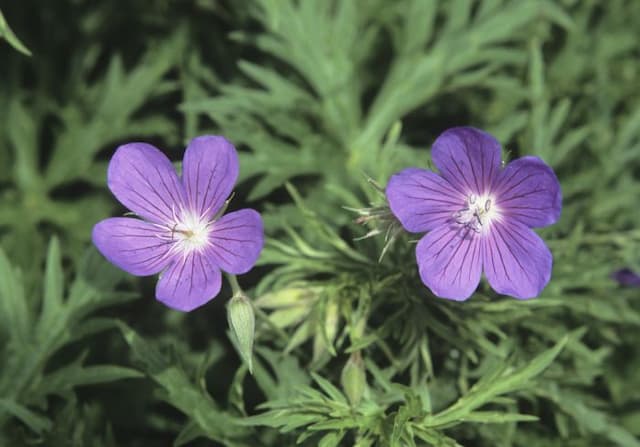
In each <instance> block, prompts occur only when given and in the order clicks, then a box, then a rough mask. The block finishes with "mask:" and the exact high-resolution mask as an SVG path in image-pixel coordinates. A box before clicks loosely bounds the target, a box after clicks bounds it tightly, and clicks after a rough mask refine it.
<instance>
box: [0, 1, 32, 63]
mask: <svg viewBox="0 0 640 447" xmlns="http://www.w3.org/2000/svg"><path fill="white" fill-rule="evenodd" d="M0 38H2V39H4V40H6V41H7V43H8V44H9V45H11V46H12V47H13V48H15V49H16V50H18V51H19V52H21V53H23V54H26V55H27V56H31V51H29V49H28V48H27V47H25V46H24V44H23V43H22V42H21V41H20V39H18V36H16V35H15V34H14V32H13V31H11V28H9V24H8V23H7V21H6V20H5V18H4V16H3V15H2V11H1V10H0Z"/></svg>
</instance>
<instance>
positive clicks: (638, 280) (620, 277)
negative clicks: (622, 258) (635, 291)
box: [611, 268, 640, 287]
mask: <svg viewBox="0 0 640 447" xmlns="http://www.w3.org/2000/svg"><path fill="white" fill-rule="evenodd" d="M611 278H612V279H614V280H615V281H617V282H618V284H620V285H621V286H625V287H640V275H637V274H636V273H635V272H634V271H633V270H631V269H629V268H623V269H620V270H616V271H615V272H613V273H612V274H611Z"/></svg>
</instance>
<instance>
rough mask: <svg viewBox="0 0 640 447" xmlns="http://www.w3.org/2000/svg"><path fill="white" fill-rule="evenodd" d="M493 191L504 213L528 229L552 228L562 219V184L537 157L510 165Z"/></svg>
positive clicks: (527, 158) (521, 159)
mask: <svg viewBox="0 0 640 447" xmlns="http://www.w3.org/2000/svg"><path fill="white" fill-rule="evenodd" d="M494 191H495V200H496V206H497V207H498V208H499V209H500V210H501V213H502V214H503V215H506V216H508V217H509V218H512V219H515V220H517V221H518V222H520V223H522V224H524V225H526V226H528V227H544V226H547V225H551V224H552V223H554V222H556V221H557V220H558V218H559V217H560V210H561V209H562V193H561V191H560V184H559V183H558V179H557V177H556V175H555V174H554V172H553V170H552V169H551V168H550V167H549V166H548V165H547V164H546V163H545V162H543V161H542V160H540V159H539V158H538V157H522V158H519V159H517V160H515V161H513V162H511V163H509V164H508V165H507V167H506V168H505V169H504V171H502V172H501V173H500V177H499V178H498V181H497V182H496V185H495V188H494Z"/></svg>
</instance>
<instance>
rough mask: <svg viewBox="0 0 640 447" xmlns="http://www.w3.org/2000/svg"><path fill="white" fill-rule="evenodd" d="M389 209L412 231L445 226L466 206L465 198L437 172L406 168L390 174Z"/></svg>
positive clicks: (388, 187)
mask: <svg viewBox="0 0 640 447" xmlns="http://www.w3.org/2000/svg"><path fill="white" fill-rule="evenodd" d="M386 194H387V200H388V201H389V206H390V207H391V211H392V212H393V214H394V215H395V216H396V217H397V218H398V220H399V221H400V223H402V226H403V227H404V228H405V229H406V230H407V231H411V232H414V233H419V232H424V231H429V230H433V229H434V228H436V227H437V226H440V225H444V224H445V223H446V222H447V221H448V220H449V219H451V216H452V215H453V214H454V213H455V212H456V211H459V210H460V209H461V208H463V207H464V205H465V197H464V196H463V195H462V194H461V193H460V192H459V191H457V190H456V189H454V188H453V187H452V186H451V184H449V182H447V181H446V180H445V179H443V178H442V177H440V176H439V175H437V174H435V173H433V172H430V171H426V170H424V169H417V168H408V169H405V170H403V171H400V172H399V173H397V174H395V175H393V176H391V178H390V179H389V183H388V185H387V189H386Z"/></svg>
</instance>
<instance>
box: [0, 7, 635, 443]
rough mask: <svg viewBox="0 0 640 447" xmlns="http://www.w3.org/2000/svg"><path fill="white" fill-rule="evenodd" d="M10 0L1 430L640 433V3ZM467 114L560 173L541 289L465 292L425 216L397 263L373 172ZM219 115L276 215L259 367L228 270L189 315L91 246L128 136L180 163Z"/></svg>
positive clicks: (263, 278) (2, 147)
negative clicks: (380, 217) (210, 297)
mask: <svg viewBox="0 0 640 447" xmlns="http://www.w3.org/2000/svg"><path fill="white" fill-rule="evenodd" d="M0 8H1V10H2V16H0V36H2V38H3V39H4V40H0V441H1V443H2V445H5V444H6V445H26V444H28V445H46V446H58V445H60V446H87V445H92V446H93V445H95V446H105V447H106V446H149V445H153V446H155V445H158V446H160V445H190V446H204V445H228V446H255V445H274V446H287V445H295V444H296V443H300V444H302V445H305V446H316V445H319V446H323V447H330V446H339V445H340V446H342V445H345V446H346V445H357V446H360V447H365V446H500V447H508V446H523V447H524V446H526V447H531V446H533V447H535V446H544V447H549V446H563V447H564V446H596V445H597V446H600V445H602V446H608V445H611V446H624V447H635V446H639V445H640V441H638V436H640V391H639V390H640V347H639V343H638V342H639V341H640V340H639V337H638V335H637V334H638V333H639V330H640V328H639V327H640V303H639V300H640V296H639V295H640V294H639V293H638V289H633V288H624V287H620V286H619V285H617V284H616V283H615V282H614V281H613V280H612V279H611V278H610V274H611V272H613V271H615V270H616V269H619V268H622V267H629V268H631V269H634V270H635V271H636V272H640V256H639V255H638V253H640V227H639V226H638V224H637V222H639V221H640V208H639V207H638V200H639V198H640V180H639V176H640V89H638V86H640V36H639V35H638V27H639V26H640V2H637V1H634V0H612V1H608V2H601V1H598V0H584V1H576V0H562V1H551V0H549V1H545V0H535V1H534V0H531V1H529V0H481V1H473V0H451V1H440V2H438V1H435V0H434V1H431V0H396V1H385V0H354V1H340V0H333V1H331V0H304V1H295V0H252V1H241V2H235V1H231V0H229V1H217V0H183V1H178V0H151V1H149V0H144V1H143V0H132V1H128V2H112V1H105V0H99V1H88V0H51V1H47V2H38V1H35V0H25V1H21V2H15V1H7V2H1V3H0ZM29 54H30V56H29ZM457 125H473V126H476V127H480V128H483V129H486V130H488V131H490V132H492V133H493V134H495V135H496V136H497V137H498V139H499V140H500V141H501V142H502V143H503V145H504V157H505V159H512V158H516V157H519V156H522V155H525V154H533V155H538V156H540V157H542V158H543V159H544V160H546V161H547V162H548V163H549V164H551V165H552V166H553V167H554V169H555V170H556V172H557V174H558V177H559V179H560V182H561V184H562V188H563V196H564V208H563V213H562V218H561V220H560V222H559V223H558V224H556V225H555V226H553V227H551V228H548V229H545V230H543V231H541V233H542V234H543V236H544V237H545V239H546V240H547V241H548V244H549V246H550V247H551V249H552V251H553V254H554V271H553V277H552V281H551V283H550V284H549V286H548V287H547V288H546V289H545V290H544V292H543V293H542V295H541V297H539V298H538V299H536V300H531V301H526V302H518V301H516V300H513V299H510V298H508V297H500V296H497V295H496V294H495V293H494V292H492V291H491V290H490V289H489V288H488V287H487V286H485V285H482V286H481V288H480V289H479V290H478V292H477V293H476V294H475V295H474V296H473V297H472V299H471V300H470V301H468V302H465V303H454V302H447V301H445V300H441V299H438V298H436V297H434V296H433V295H432V294H431V293H430V292H429V291H428V290H427V289H426V288H425V287H424V286H423V285H422V284H421V283H420V281H419V278H418V277H417V274H416V273H417V272H416V267H415V262H414V258H413V250H414V247H415V244H414V242H415V236H406V237H405V236H400V237H399V238H398V239H397V240H396V242H395V244H394V245H393V246H391V247H390V248H389V250H388V252H387V253H386V255H385V257H384V259H383V260H382V262H380V263H378V262H377V259H378V257H379V255H380V252H381V250H382V249H383V246H384V245H385V240H384V230H385V229H384V228H380V227H378V228H376V222H373V223H370V224H368V225H369V226H367V227H362V226H358V225H356V224H354V223H353V219H354V218H355V217H356V216H355V215H354V214H353V213H352V212H350V211H348V210H346V209H345V207H351V208H356V209H358V208H360V209H361V208H364V207H368V206H370V205H371V204H373V205H384V203H383V200H384V199H383V198H381V196H380V195H379V194H377V192H376V190H375V188H372V187H371V184H370V182H369V181H368V180H367V179H368V178H369V179H370V180H371V181H375V182H377V183H379V184H380V185H383V186H384V185H385V184H386V181H387V179H388V177H389V175H390V174H392V173H393V172H395V171H397V170H399V169H401V168H403V167H407V166H419V167H428V166H429V151H428V148H429V147H430V144H431V143H432V142H433V140H434V139H435V137H436V136H437V135H438V134H439V133H440V132H442V131H443V130H444V129H446V128H449V127H453V126H457ZM203 133H217V134H223V135H225V136H227V137H228V138H230V139H231V140H232V141H233V142H234V143H235V144H236V146H237V147H238V149H239V150H240V151H241V153H240V157H241V183H240V184H239V186H238V188H237V194H236V196H235V198H234V201H233V203H232V208H233V207H236V208H239V207H242V206H251V207H254V208H256V209H259V210H260V211H261V212H263V215H264V216H265V220H266V231H267V239H268V242H267V246H266V248H265V250H264V252H263V255H262V258H261V261H260V266H259V267H258V268H256V269H254V271H253V272H252V273H251V274H248V275H246V276H245V277H243V278H241V281H242V284H243V287H244V288H245V289H246V290H247V293H248V294H249V295H250V296H251V297H252V299H253V303H254V305H255V309H256V313H257V317H258V320H257V326H256V341H255V358H254V372H253V375H250V374H249V373H248V371H247V369H246V366H245V365H243V363H242V362H241V360H240V357H239V356H238V354H237V353H236V351H235V349H234V346H233V344H232V343H231V342H230V341H229V337H228V333H227V323H226V318H225V309H224V306H225V304H226V301H228V297H229V296H230V294H231V293H230V291H229V290H227V289H226V288H225V289H223V292H222V293H221V294H220V296H219V297H218V298H217V299H216V300H214V301H213V302H211V303H210V304H209V305H207V306H205V307H204V308H202V309H200V310H198V311H196V312H194V313H192V314H188V315H183V314H179V313H177V312H175V311H172V310H169V309H166V308H164V307H162V306H161V305H160V304H159V303H157V302H155V301H154V299H153V287H154V280H153V279H152V278H143V279H137V278H131V277H128V276H127V275H125V274H123V273H121V272H119V271H117V270H116V269H115V268H113V267H111V266H110V265H109V264H107V263H106V261H104V260H102V259H101V257H100V255H99V254H97V253H96V252H95V250H94V249H93V248H92V247H91V245H90V232H91V228H92V226H93V225H94V224H95V223H96V222H97V221H98V220H100V219H102V218H104V217H107V216H110V215H118V214H122V213H123V212H124V210H123V208H121V207H119V206H118V204H117V202H116V201H115V200H114V199H113V197H112V196H111V195H110V193H109V191H108V190H107V188H106V184H105V181H106V166H107V163H108V160H109V158H110V156H111V154H112V153H113V151H114V149H115V148H116V147H117V146H118V145H119V144H121V143H123V142H128V141H134V140H144V141H148V142H151V143H154V144H156V145H157V146H159V147H160V148H162V149H163V150H164V151H165V152H166V153H167V154H168V156H169V157H170V158H171V159H172V160H175V161H179V160H180V159H181V156H182V150H183V148H184V146H185V144H186V142H187V141H188V140H189V139H190V138H192V137H194V136H196V135H199V134H203ZM376 229H379V230H381V231H382V232H383V234H381V235H379V236H378V237H375V238H368V239H365V240H359V241H356V240H354V239H356V238H358V237H360V236H362V235H364V234H366V233H367V232H368V231H371V230H376Z"/></svg>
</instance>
